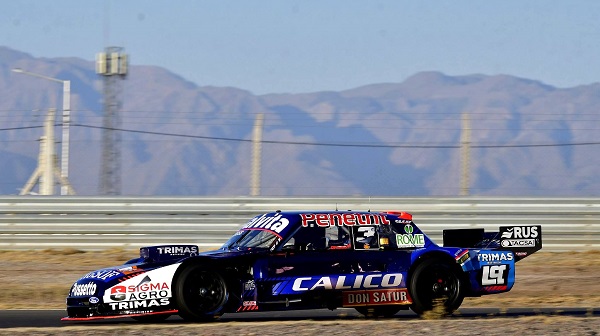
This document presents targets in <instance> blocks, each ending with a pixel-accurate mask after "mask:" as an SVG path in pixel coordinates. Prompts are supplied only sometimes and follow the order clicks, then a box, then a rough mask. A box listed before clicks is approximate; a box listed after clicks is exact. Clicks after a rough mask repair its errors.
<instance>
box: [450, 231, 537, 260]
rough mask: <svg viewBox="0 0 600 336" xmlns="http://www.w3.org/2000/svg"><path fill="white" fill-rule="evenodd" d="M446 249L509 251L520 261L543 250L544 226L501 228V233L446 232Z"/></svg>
mask: <svg viewBox="0 0 600 336" xmlns="http://www.w3.org/2000/svg"><path fill="white" fill-rule="evenodd" d="M443 235H444V247H464V248H482V249H483V248H488V249H498V250H508V251H512V252H513V253H514V254H515V260H516V261H519V260H521V259H523V258H525V257H527V256H529V255H531V254H533V253H535V252H537V251H539V250H541V249H542V226H541V225H530V226H522V225H521V226H501V227H500V231H499V232H485V230H484V229H451V230H444V231H443Z"/></svg>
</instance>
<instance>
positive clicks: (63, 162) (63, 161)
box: [12, 68, 74, 195]
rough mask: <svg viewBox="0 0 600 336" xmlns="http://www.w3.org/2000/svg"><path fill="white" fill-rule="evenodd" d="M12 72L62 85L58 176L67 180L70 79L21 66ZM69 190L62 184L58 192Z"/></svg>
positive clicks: (67, 193) (64, 193)
mask: <svg viewBox="0 0 600 336" xmlns="http://www.w3.org/2000/svg"><path fill="white" fill-rule="evenodd" d="M12 71H13V72H16V73H21V74H24V75H29V76H33V77H38V78H42V79H46V80H50V81H53V82H58V83H61V84H62V86H63V99H62V101H63V118H62V122H63V124H62V147H61V148H62V149H61V156H60V171H61V173H60V176H61V177H60V178H61V180H65V181H66V180H68V179H69V143H70V136H69V129H70V125H71V81H70V80H63V79H58V78H54V77H49V76H44V75H42V74H38V73H35V72H30V71H25V70H23V69H21V68H14V69H12ZM70 190H71V191H72V190H73V189H72V188H71V189H70ZM70 190H69V187H68V186H67V184H64V183H63V185H62V187H61V188H60V194H61V195H73V194H74V193H72V192H71V191H70Z"/></svg>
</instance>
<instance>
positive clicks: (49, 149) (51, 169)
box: [20, 109, 75, 195]
mask: <svg viewBox="0 0 600 336" xmlns="http://www.w3.org/2000/svg"><path fill="white" fill-rule="evenodd" d="M55 117H56V109H50V110H48V115H47V116H46V120H45V121H44V135H43V136H42V137H41V138H40V154H39V156H38V166H37V168H36V169H35V171H34V172H33V174H31V177H30V178H29V180H27V183H26V184H25V186H24V187H23V189H21V193H20V195H27V194H29V193H31V190H32V189H33V187H34V186H35V185H36V184H38V183H39V194H40V195H54V178H55V177H56V178H57V179H58V181H59V182H60V184H61V186H62V187H64V188H65V189H66V191H67V193H68V194H69V195H74V194H75V192H74V191H73V187H72V186H71V184H70V183H69V181H68V179H67V178H66V177H64V176H63V174H61V171H60V169H58V167H57V165H56V155H55V153H54V142H55V139H54V119H55Z"/></svg>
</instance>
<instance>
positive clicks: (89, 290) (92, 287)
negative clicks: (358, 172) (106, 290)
mask: <svg viewBox="0 0 600 336" xmlns="http://www.w3.org/2000/svg"><path fill="white" fill-rule="evenodd" d="M96 288H97V286H96V284H95V283H93V282H88V283H84V284H78V283H75V284H73V287H72V288H71V296H91V295H94V294H96Z"/></svg>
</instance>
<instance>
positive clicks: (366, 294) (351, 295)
mask: <svg viewBox="0 0 600 336" xmlns="http://www.w3.org/2000/svg"><path fill="white" fill-rule="evenodd" d="M411 303H412V300H411V298H410V296H409V295H408V290H407V289H406V288H394V289H377V290H365V291H345V292H344V293H343V306H344V307H356V306H377V305H391V304H411Z"/></svg>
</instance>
